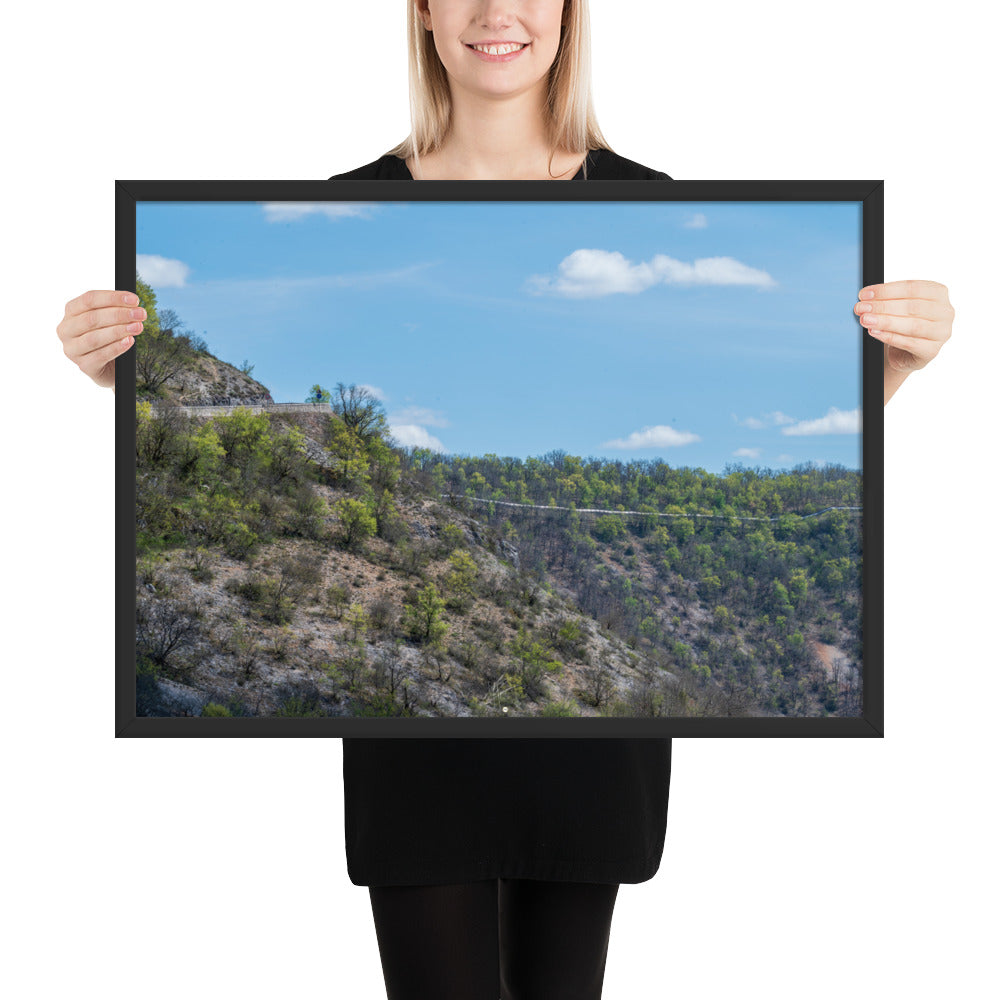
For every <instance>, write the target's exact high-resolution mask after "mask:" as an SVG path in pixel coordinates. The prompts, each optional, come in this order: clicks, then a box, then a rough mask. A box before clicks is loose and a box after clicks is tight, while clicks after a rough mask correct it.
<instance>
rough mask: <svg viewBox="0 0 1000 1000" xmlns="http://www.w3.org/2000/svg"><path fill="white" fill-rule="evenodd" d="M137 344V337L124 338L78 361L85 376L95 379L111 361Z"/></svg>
mask: <svg viewBox="0 0 1000 1000" xmlns="http://www.w3.org/2000/svg"><path fill="white" fill-rule="evenodd" d="M134 343H135V337H124V338H122V339H121V340H116V341H115V342H114V343H113V344H107V345H105V346H104V347H101V348H99V349H98V350H96V351H91V352H90V353H89V354H85V355H84V356H83V357H82V358H80V359H79V360H78V361H77V365H78V366H79V368H80V371H82V372H83V373H84V374H86V375H89V376H90V377H91V378H93V377H94V376H95V375H96V374H97V373H98V372H99V371H100V370H101V369H102V368H103V367H104V366H105V365H106V364H107V363H108V362H109V361H111V360H112V359H113V358H117V357H119V356H120V355H122V354H124V353H125V352H126V351H127V350H128V349H129V348H130V347H131V346H132V345H133V344H134Z"/></svg>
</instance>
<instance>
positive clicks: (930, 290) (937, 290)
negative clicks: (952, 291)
mask: <svg viewBox="0 0 1000 1000" xmlns="http://www.w3.org/2000/svg"><path fill="white" fill-rule="evenodd" d="M868 292H871V293H872V294H871V296H869V295H867V293H868ZM858 298H860V299H869V298H872V299H930V300H931V301H934V302H938V301H940V300H941V299H944V300H947V298H948V289H947V287H946V286H945V285H942V284H941V283H940V282H939V281H916V280H914V281H887V282H883V283H882V284H878V285H865V287H864V288H862V289H861V290H860V291H859V292H858Z"/></svg>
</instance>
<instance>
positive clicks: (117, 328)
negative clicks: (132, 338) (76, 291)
mask: <svg viewBox="0 0 1000 1000" xmlns="http://www.w3.org/2000/svg"><path fill="white" fill-rule="evenodd" d="M145 318H146V310H145V309H143V308H142V306H137V307H135V308H134V309H128V308H126V307H124V306H113V307H110V308H107V309H92V310H90V311H89V312H85V313H80V314H79V315H76V316H71V317H67V318H65V319H64V320H63V321H62V322H61V323H60V324H59V326H58V327H57V328H56V330H57V332H58V334H59V339H60V340H62V341H63V345H64V346H63V350H64V351H65V353H66V354H67V355H69V356H71V357H75V356H77V355H79V354H85V353H86V352H88V351H92V350H94V349H95V348H98V347H103V346H104V345H105V344H107V343H109V342H110V341H112V340H114V339H117V338H119V337H123V336H124V335H125V333H132V332H136V328H134V326H133V327H131V328H129V329H125V328H126V327H130V325H131V324H135V323H140V324H141V323H142V321H143V320H144V319H145ZM138 329H141V325H140V327H139V328H138Z"/></svg>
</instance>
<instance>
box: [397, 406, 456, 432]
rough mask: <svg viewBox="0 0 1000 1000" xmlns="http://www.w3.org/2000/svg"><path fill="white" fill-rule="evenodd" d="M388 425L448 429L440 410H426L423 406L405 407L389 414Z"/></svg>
mask: <svg viewBox="0 0 1000 1000" xmlns="http://www.w3.org/2000/svg"><path fill="white" fill-rule="evenodd" d="M388 420H389V423H390V424H391V423H398V424H422V425H423V426H425V427H449V426H450V424H449V423H448V421H447V420H446V419H445V418H444V415H443V414H442V413H441V411H440V410H428V409H427V408H426V407H425V406H405V407H403V409H401V410H396V411H395V412H394V413H390V414H389V417H388Z"/></svg>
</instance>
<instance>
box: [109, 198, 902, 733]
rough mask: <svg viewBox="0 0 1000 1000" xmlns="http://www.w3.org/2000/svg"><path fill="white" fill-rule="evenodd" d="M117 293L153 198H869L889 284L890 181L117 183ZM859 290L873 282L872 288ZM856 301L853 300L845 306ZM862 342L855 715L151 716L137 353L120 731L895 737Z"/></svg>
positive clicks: (121, 484) (867, 356) (120, 593)
mask: <svg viewBox="0 0 1000 1000" xmlns="http://www.w3.org/2000/svg"><path fill="white" fill-rule="evenodd" d="M115 197H116V201H115V212H116V215H115V233H116V249H115V287H116V288H119V289H135V288H136V282H135V265H136V216H137V209H138V206H139V205H140V204H142V203H146V202H284V201H290V202H323V201H337V202H344V201H351V200H357V201H363V202H394V201H396V202H400V201H401V202H423V201H432V202H433V201H439V202H440V201H445V202H492V201H500V202H503V201H519V202H528V201H547V202H553V201H611V202H623V203H624V202H629V201H644V202H649V201H670V202H845V201H847V202H856V203H857V204H858V205H859V206H860V209H861V227H862V231H861V234H860V246H861V260H860V261H859V270H860V274H861V281H862V284H864V285H871V284H876V283H880V282H882V281H883V182H882V181H878V180H815V181H802V180H770V181H739V180H734V181H660V180H657V181H601V182H598V183H590V184H553V183H549V182H544V181H460V182H456V181H425V182H421V183H416V184H415V183H412V182H407V181H340V182H338V183H336V184H331V183H330V182H329V181H258V180H240V181H194V180H191V181H156V180H123V181H116V187H115ZM859 287H860V286H859ZM845 306H846V303H845ZM858 336H859V337H861V338H863V339H862V351H861V357H862V363H861V369H862V370H861V372H860V373H859V376H860V378H861V394H860V398H861V401H862V412H863V414H864V420H863V430H862V454H863V460H862V469H863V477H862V494H863V511H862V513H861V518H862V527H861V539H862V552H863V560H862V579H863V597H862V622H863V629H862V645H863V671H862V673H863V697H862V711H861V714H860V715H858V716H855V717H836V716H823V717H808V718H797V717H774V716H768V717H733V718H716V717H704V718H691V717H661V718H637V717H617V718H520V717H514V718H483V717H479V718H439V717H408V718H394V717H392V718H347V717H324V718H288V717H281V718H275V717H231V718H226V717H210V718H208V717H203V716H185V717H167V718H156V717H145V716H143V717H139V716H137V714H136V653H135V645H136V642H135V639H136V637H135V624H136V621H135V616H136V606H137V605H136V586H135V571H136V534H135V505H136V489H135V481H136V447H135V445H136V413H135V402H136V395H135V390H136V371H135V348H134V347H133V348H131V349H129V350H128V351H127V352H126V353H125V354H123V355H121V356H120V357H119V358H118V360H117V362H116V397H115V398H116V403H115V447H116V456H115V508H116V519H117V522H116V538H115V543H116V556H115V558H116V563H115V566H116V598H115V603H116V616H115V671H116V674H115V677H116V680H115V734H116V736H120V737H147V736H148V737H163V736H172V737H213V738H219V737H239V738H246V737H330V736H339V737H375V736H377V737H379V738H387V737H390V738H396V737H407V738H412V737H415V736H426V737H429V738H441V737H470V736H474V737H483V738H499V737H511V738H524V737H553V738H559V737H562V738H566V737H573V738H580V737H587V738H602V737H608V738H622V737H630V738H636V737H674V736H709V737H719V736H732V737H748V736H760V737H768V738H772V737H785V736H788V737H791V736H795V737H802V736H817V737H831V736H875V737H881V736H883V735H884V734H883V641H884V634H883V611H882V609H883V599H884V584H883V542H882V539H883V519H884V515H883V503H884V501H883V496H884V484H883V419H882V409H883V400H882V375H883V372H882V367H883V348H882V345H881V344H880V343H878V342H877V341H875V340H874V339H873V338H871V337H868V336H866V335H865V334H864V332H863V331H862V330H861V329H860V328H859V334H858Z"/></svg>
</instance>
